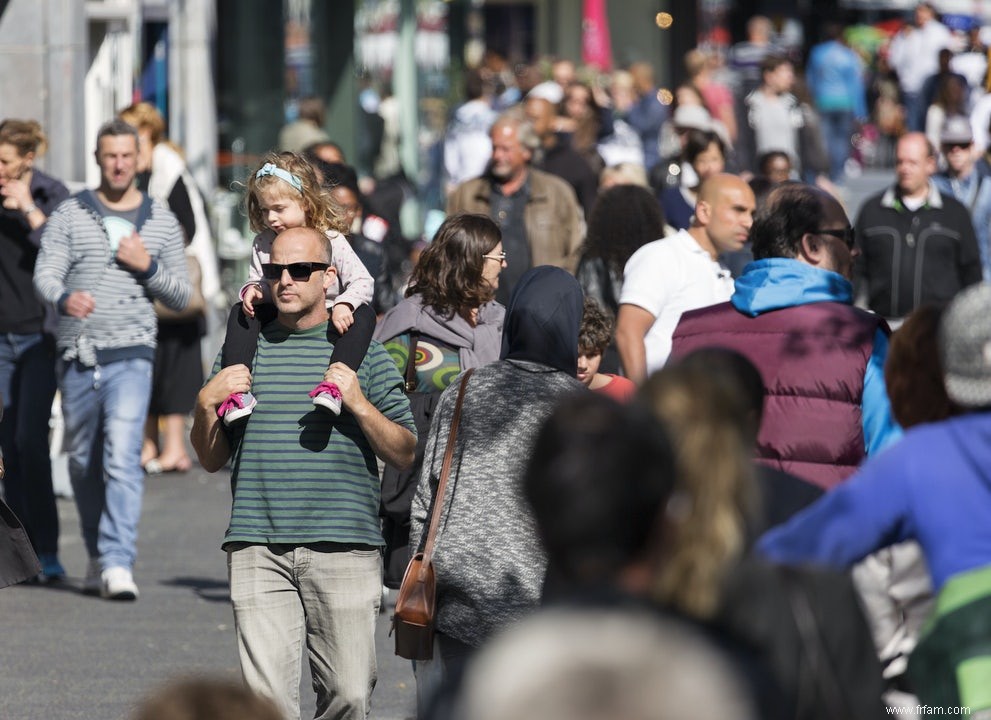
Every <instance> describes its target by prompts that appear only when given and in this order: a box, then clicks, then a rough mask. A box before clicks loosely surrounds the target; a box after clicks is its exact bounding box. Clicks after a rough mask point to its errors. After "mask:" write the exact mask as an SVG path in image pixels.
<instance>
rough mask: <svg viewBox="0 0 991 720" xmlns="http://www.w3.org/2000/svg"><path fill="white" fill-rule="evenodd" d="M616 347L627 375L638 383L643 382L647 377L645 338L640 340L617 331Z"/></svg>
mask: <svg viewBox="0 0 991 720" xmlns="http://www.w3.org/2000/svg"><path fill="white" fill-rule="evenodd" d="M616 349H617V350H618V351H619V360H620V363H621V364H622V365H623V372H625V373H626V377H628V378H629V379H630V380H632V381H633V382H635V383H636V384H637V385H640V384H642V383H643V381H644V380H645V379H646V377H647V351H646V348H645V347H644V344H643V340H642V339H641V340H639V341H638V340H637V339H636V338H635V337H630V336H629V335H627V334H620V333H618V332H617V333H616Z"/></svg>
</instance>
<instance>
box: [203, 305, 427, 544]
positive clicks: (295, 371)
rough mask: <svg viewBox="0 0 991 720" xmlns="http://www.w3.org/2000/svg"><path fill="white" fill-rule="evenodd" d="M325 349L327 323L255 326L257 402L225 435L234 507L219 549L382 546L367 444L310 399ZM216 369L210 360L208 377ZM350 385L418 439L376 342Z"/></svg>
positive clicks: (346, 416)
mask: <svg viewBox="0 0 991 720" xmlns="http://www.w3.org/2000/svg"><path fill="white" fill-rule="evenodd" d="M331 350H332V346H331V345H330V344H329V343H328V342H327V323H322V324H320V325H318V326H316V327H313V328H309V329H307V330H301V331H295V332H294V331H292V330H289V329H288V328H286V327H284V326H283V325H281V324H279V323H278V322H272V323H269V324H268V325H266V326H265V327H264V328H262V332H261V335H260V337H259V339H258V350H257V352H256V354H255V362H254V370H253V372H252V386H251V392H252V393H253V394H254V396H255V398H256V399H257V400H258V404H257V405H256V406H255V408H254V410H253V411H252V413H251V415H250V416H249V417H248V420H247V423H246V424H241V425H238V426H235V427H234V428H233V429H228V430H227V433H228V439H229V440H230V443H231V447H232V449H233V453H234V456H233V468H234V469H233V471H232V473H231V486H232V490H233V494H234V502H233V507H232V508H231V521H230V527H229V528H228V529H227V534H226V536H225V538H224V548H225V549H227V547H228V545H229V544H230V543H235V542H248V543H264V544H279V543H285V544H290V545H300V544H305V543H315V542H336V543H346V544H353V545H382V544H383V543H382V533H381V530H380V526H379V514H378V513H379V490H380V483H379V477H378V467H377V464H376V460H375V455H374V453H373V452H372V448H371V446H370V445H369V443H368V440H367V439H366V438H365V436H364V435H363V434H362V432H361V429H360V428H359V426H358V423H357V421H356V420H355V419H354V416H353V415H351V413H349V412H348V411H347V410H346V409H344V410H342V411H341V414H340V416H334V415H333V414H331V413H329V412H327V411H326V410H324V409H322V408H318V407H315V406H314V405H313V403H312V401H311V399H310V397H309V395H308V393H309V391H310V390H312V389H313V387H314V386H315V385H316V384H317V383H319V382H320V380H322V379H323V374H324V371H325V370H326V369H327V361H328V358H329V357H330V353H331ZM219 369H220V360H219V358H218V359H217V362H216V363H215V364H214V373H217V372H219ZM358 380H359V382H360V384H361V390H362V392H363V393H364V395H365V397H366V398H368V400H369V401H370V402H371V403H372V404H373V405H374V406H375V407H376V408H378V410H379V412H381V413H382V414H383V415H384V416H385V417H386V418H388V419H389V420H391V421H393V422H395V423H397V424H399V425H402V426H403V427H405V428H407V429H409V430H410V432H412V433H414V434H415V433H416V426H415V425H414V423H413V416H412V414H411V413H410V409H409V401H408V400H407V399H406V395H405V394H404V393H403V389H402V378H401V377H400V375H399V372H398V371H397V370H396V366H395V363H393V361H392V359H391V358H390V357H389V354H388V353H387V352H386V351H385V349H384V348H383V347H382V346H381V345H380V344H379V343H376V342H373V343H372V344H371V346H370V347H369V349H368V352H367V353H366V355H365V359H364V361H362V363H361V366H360V367H359V368H358Z"/></svg>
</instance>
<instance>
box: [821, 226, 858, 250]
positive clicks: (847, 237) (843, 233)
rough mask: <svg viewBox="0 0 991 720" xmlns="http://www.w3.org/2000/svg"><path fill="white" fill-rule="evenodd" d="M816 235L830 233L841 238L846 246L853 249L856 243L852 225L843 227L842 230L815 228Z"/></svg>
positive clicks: (855, 234)
mask: <svg viewBox="0 0 991 720" xmlns="http://www.w3.org/2000/svg"><path fill="white" fill-rule="evenodd" d="M815 234H816V235H832V236H833V237H834V238H839V239H840V240H842V241H843V242H844V243H845V244H846V246H847V247H848V248H849V249H850V250H853V249H854V247H856V245H857V233H856V231H855V230H854V229H853V228H852V227H849V226H848V227H845V228H843V229H842V230H816V231H815Z"/></svg>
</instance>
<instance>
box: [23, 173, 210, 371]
mask: <svg viewBox="0 0 991 720" xmlns="http://www.w3.org/2000/svg"><path fill="white" fill-rule="evenodd" d="M88 201H89V202H92V201H91V200H90V199H89V198H88V196H87V193H85V192H84V193H80V194H78V195H73V196H72V197H70V198H69V199H68V200H66V201H65V202H63V203H62V204H61V205H59V206H58V208H56V210H55V212H53V213H52V215H51V217H49V218H48V222H47V223H46V224H45V232H44V234H43V235H42V237H41V251H40V252H39V253H38V261H37V263H36V264H35V270H34V287H35V290H36V291H37V293H38V295H39V296H40V297H41V298H42V299H44V300H46V301H47V302H50V303H55V304H57V305H58V307H59V310H60V311H62V312H61V314H60V317H59V323H58V339H57V344H58V349H59V352H60V354H61V355H62V357H63V358H65V359H67V360H72V359H78V360H79V361H80V362H81V363H83V364H84V365H87V366H92V365H95V364H97V363H107V362H110V361H112V360H119V359H125V358H133V357H146V358H149V359H152V358H154V349H155V336H156V332H157V326H158V323H157V320H156V317H155V310H154V307H153V305H152V301H153V300H161V301H162V303H163V304H164V305H165V306H166V307H169V308H171V309H173V310H181V309H183V308H184V307H186V304H187V303H188V302H189V297H190V295H191V293H192V285H191V284H190V282H189V273H188V271H187V270H186V259H185V255H184V249H183V242H182V230H181V228H180V226H179V222H178V221H177V220H176V218H175V215H173V214H172V213H171V212H170V211H169V210H168V209H167V208H165V206H163V205H161V204H160V203H157V202H154V203H152V204H151V205H150V206H146V208H144V209H143V210H142V213H141V214H142V215H147V217H141V216H140V215H139V221H138V226H139V230H138V232H139V234H140V236H141V240H142V242H143V243H144V246H145V249H146V250H147V251H148V254H149V255H151V258H152V265H151V267H150V268H149V269H148V272H146V273H138V272H135V271H132V270H128V269H126V268H124V267H123V266H121V265H119V264H117V262H116V260H114V258H113V255H112V254H111V251H110V241H109V240H108V238H107V233H106V231H105V230H104V227H103V221H102V218H101V217H100V214H99V213H98V212H97V210H96V209H95V208H94V207H92V206H91V205H90V204H89V202H88ZM149 211H150V212H149ZM76 290H85V291H87V292H89V293H90V294H92V295H93V298H94V300H95V303H96V309H95V310H94V311H93V313H92V314H90V315H89V316H88V317H86V318H85V319H82V320H80V319H79V318H74V317H71V316H69V315H66V314H65V313H64V310H63V308H64V303H65V298H66V297H67V296H68V295H69V294H70V293H72V292H74V291H76Z"/></svg>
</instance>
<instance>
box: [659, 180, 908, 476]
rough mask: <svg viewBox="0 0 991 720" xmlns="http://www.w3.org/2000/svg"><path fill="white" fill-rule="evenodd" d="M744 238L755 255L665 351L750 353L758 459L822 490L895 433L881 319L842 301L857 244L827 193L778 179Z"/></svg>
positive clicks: (684, 321) (687, 320)
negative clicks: (721, 298) (759, 414)
mask: <svg viewBox="0 0 991 720" xmlns="http://www.w3.org/2000/svg"><path fill="white" fill-rule="evenodd" d="M750 237H751V239H752V241H753V251H754V262H752V263H750V264H749V265H748V266H747V270H746V272H745V273H744V274H743V275H742V276H740V277H739V278H737V280H736V290H735V292H734V293H733V296H732V298H731V299H730V302H728V303H723V304H720V305H714V306H712V307H708V308H703V309H701V310H693V311H691V312H687V313H685V314H684V315H682V316H681V321H680V322H679V324H678V327H677V329H676V330H675V333H674V337H673V338H672V352H671V357H682V356H684V355H685V354H687V353H689V352H691V351H692V350H694V349H696V348H700V347H706V346H722V347H727V348H730V349H732V350H736V351H737V352H739V353H741V354H742V355H744V356H745V357H746V358H747V359H748V360H750V361H751V362H752V363H753V364H754V365H755V366H756V367H757V369H758V370H760V373H761V376H762V377H763V379H764V384H765V385H766V387H767V399H766V401H765V405H764V407H765V411H764V422H763V425H762V426H761V430H760V435H759V437H758V440H757V455H758V458H759V459H760V461H761V462H763V463H764V464H767V465H770V466H772V467H777V468H780V469H782V470H786V471H788V472H790V473H793V474H795V475H797V476H799V477H801V478H803V479H805V480H807V481H809V482H811V483H813V484H815V485H818V486H819V487H822V488H825V489H829V488H831V487H833V486H835V485H836V484H837V483H839V482H841V481H842V480H844V479H845V478H846V477H847V476H849V475H850V474H851V473H853V471H854V470H855V469H856V468H857V466H858V465H859V464H860V462H861V461H862V460H863V459H864V457H865V456H866V455H868V454H872V453H874V452H877V451H878V450H880V449H882V448H883V447H885V446H886V445H887V444H889V443H890V442H891V441H893V440H894V439H896V438H897V437H899V436H900V434H901V430H900V429H899V428H898V425H897V424H896V423H895V421H894V420H893V419H892V416H891V406H890V404H889V402H888V394H887V392H886V390H885V386H884V360H885V357H886V355H887V352H888V329H887V326H886V325H885V324H884V321H883V320H881V319H880V318H879V317H877V316H876V315H871V314H870V313H867V312H865V311H863V310H858V309H856V308H853V307H850V306H851V305H852V302H853V288H852V286H851V284H850V277H851V273H852V266H853V263H854V261H855V259H856V257H857V255H858V254H859V252H860V251H859V249H858V248H857V247H856V245H855V244H854V239H853V231H852V228H850V226H849V224H848V220H847V218H846V213H844V211H843V208H842V207H841V206H840V204H839V203H838V202H837V201H836V200H835V199H834V198H833V197H832V196H831V195H829V194H827V193H825V192H823V191H822V190H819V189H817V188H814V187H810V186H808V185H799V184H788V185H782V186H781V187H778V188H777V189H775V190H773V191H772V192H771V194H770V195H769V196H768V198H767V201H766V204H765V206H764V208H763V210H762V211H761V212H760V213H758V216H757V219H756V220H755V221H754V224H753V227H752V228H751V231H750Z"/></svg>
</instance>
